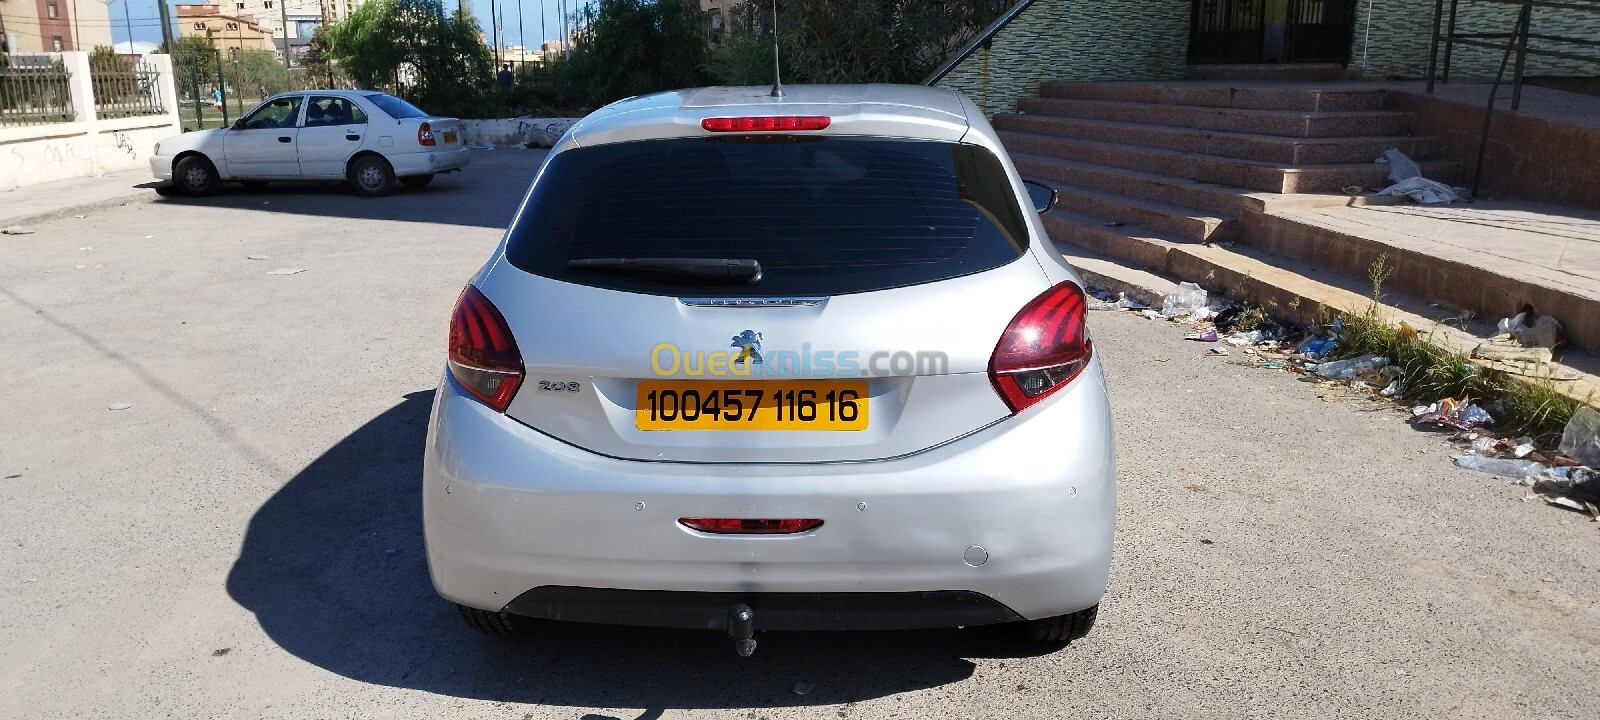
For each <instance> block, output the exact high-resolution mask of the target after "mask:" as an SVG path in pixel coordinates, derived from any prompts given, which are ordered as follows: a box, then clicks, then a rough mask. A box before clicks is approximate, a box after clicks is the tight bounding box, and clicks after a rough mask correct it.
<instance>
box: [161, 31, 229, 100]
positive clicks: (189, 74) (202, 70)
mask: <svg viewBox="0 0 1600 720" xmlns="http://www.w3.org/2000/svg"><path fill="white" fill-rule="evenodd" d="M162 49H163V50H164V51H166V52H167V53H168V54H170V55H171V56H172V72H173V75H174V78H173V80H174V82H175V83H176V84H177V86H178V92H179V93H180V94H192V95H194V96H195V98H199V97H202V96H203V94H204V92H203V91H201V90H200V88H201V87H209V86H211V85H214V84H216V82H217V53H216V51H215V50H213V49H212V47H211V43H210V42H208V41H207V40H206V39H205V38H203V37H197V36H193V35H191V36H189V37H182V38H178V39H177V41H176V42H174V43H173V44H172V47H171V48H170V49H168V48H162Z"/></svg>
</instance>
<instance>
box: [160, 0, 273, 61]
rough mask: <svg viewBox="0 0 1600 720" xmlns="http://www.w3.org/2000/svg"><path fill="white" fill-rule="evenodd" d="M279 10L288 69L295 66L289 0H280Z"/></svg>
mask: <svg viewBox="0 0 1600 720" xmlns="http://www.w3.org/2000/svg"><path fill="white" fill-rule="evenodd" d="M156 2H162V0H156ZM278 10H279V11H280V12H281V13H282V15H281V17H282V18H283V69H285V70H288V69H289V68H291V67H294V63H293V62H292V61H290V60H289V0H279V2H278Z"/></svg>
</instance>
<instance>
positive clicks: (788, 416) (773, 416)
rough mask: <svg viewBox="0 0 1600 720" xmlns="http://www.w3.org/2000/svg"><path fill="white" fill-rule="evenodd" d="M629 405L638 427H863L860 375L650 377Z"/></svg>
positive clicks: (863, 390)
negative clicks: (722, 378) (814, 377)
mask: <svg viewBox="0 0 1600 720" xmlns="http://www.w3.org/2000/svg"><path fill="white" fill-rule="evenodd" d="M635 397H636V404H635V405H634V406H633V407H634V411H633V418H634V426H635V427H637V428H639V429H640V430H865V429H867V383H866V382H865V381H862V380H820V381H806V380H775V381H770V382H768V381H762V382H714V381H694V380H680V381H672V380H665V381H661V380H649V381H645V382H641V383H639V386H638V388H637V392H636V396H635Z"/></svg>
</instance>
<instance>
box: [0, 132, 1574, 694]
mask: <svg viewBox="0 0 1600 720" xmlns="http://www.w3.org/2000/svg"><path fill="white" fill-rule="evenodd" d="M538 157H539V154H538V153H537V152H533V151H500V152H493V153H485V154H483V156H481V157H480V158H479V159H478V161H477V163H476V164H475V165H474V166H473V167H472V169H471V170H470V171H469V172H468V173H464V174H461V175H456V176H449V177H444V178H440V179H439V180H438V181H437V182H436V183H435V185H434V186H431V187H429V188H427V189H425V190H421V191H414V192H404V193H400V194H397V195H395V196H393V197H389V198H383V199H377V200H362V199H358V198H356V197H354V196H352V195H351V194H349V193H348V192H347V191H345V190H342V189H339V188H332V187H328V188H324V187H286V188H278V187H271V188H268V189H266V190H262V191H254V192H245V191H234V192H230V193H227V194H225V195H223V196H221V197H217V198H213V199H210V200H207V201H203V202H202V201H184V200H173V201H167V200H162V201H158V202H150V203H142V204H134V205H128V206H125V207H120V208H112V209H107V210H99V211H93V212H90V213H88V214H87V217H85V218H81V219H79V218H71V217H68V218H65V219H61V220H57V221H52V222H48V223H44V224H41V225H38V226H36V227H35V230H36V231H37V232H36V233H35V234H32V235H25V236H15V237H13V236H5V237H0V374H3V377H4V378H5V381H4V382H3V383H0V478H3V479H0V548H3V550H0V717H4V718H65V717H75V718H76V717H91V718H93V717H105V718H145V717H151V718H155V717H162V718H165V717H174V718H279V717H281V718H344V717H350V718H505V719H511V720H515V719H518V718H526V719H534V718H571V719H574V720H576V719H578V718H586V719H588V720H600V719H601V718H617V719H621V720H626V719H631V718H647V719H648V718H661V717H697V718H698V717H708V718H750V719H758V718H774V719H775V718H817V717H839V718H889V717H900V718H930V717H992V718H1009V717H1040V718H1044V717H1052V718H1056V717H1105V718H1167V717H1170V718H1237V717H1272V718H1328V717H1352V718H1390V717H1393V718H1415V717H1451V718H1594V717H1596V716H1597V715H1600V697H1597V696H1596V694H1595V693H1594V689H1593V683H1594V677H1595V675H1594V673H1595V669H1596V668H1600V607H1597V605H1596V600H1595V598H1596V597H1600V573H1597V572H1596V571H1597V565H1600V559H1597V558H1600V555H1597V554H1596V552H1595V550H1596V547H1597V545H1600V528H1597V527H1596V526H1595V525H1593V524H1590V523H1588V522H1587V521H1586V519H1585V518H1583V517H1582V516H1579V515H1577V514H1574V513H1568V512H1565V511H1562V510H1558V509H1555V508H1551V507H1548V506H1545V505H1544V504H1543V503H1540V502H1521V501H1520V498H1521V497H1522V495H1523V491H1522V490H1521V489H1520V488H1516V487H1513V486H1511V485H1508V484H1506V483H1504V482H1502V481H1499V480H1496V479H1494V478H1491V477H1489V476H1484V475H1477V474H1473V473H1468V472H1464V471H1459V470H1456V469H1454V468H1452V467H1450V465H1449V459H1448V447H1447V445H1446V444H1445V443H1444V442H1443V440H1442V439H1440V438H1439V437H1438V436H1435V435H1430V434H1425V433H1419V432H1415V431H1413V430H1411V429H1409V428H1408V427H1407V426H1406V425H1405V424H1404V422H1403V419H1402V418H1401V417H1400V416H1399V415H1398V414H1397V413H1396V412H1395V411H1394V410H1393V409H1389V408H1387V407H1386V406H1384V405H1380V404H1376V403H1371V402H1365V401H1356V400H1347V399H1343V397H1342V395H1341V394H1339V393H1333V394H1328V399H1319V398H1318V394H1319V393H1321V392H1323V391H1321V390H1319V389H1318V388H1316V387H1315V386H1312V385H1310V384H1307V383H1304V382H1302V381H1300V380H1299V379H1297V378H1296V377H1294V376H1292V375H1289V374H1285V373H1281V372H1273V371H1265V370H1256V369H1249V368H1244V367H1240V366H1237V365H1232V364H1230V363H1229V360H1237V359H1238V358H1237V357H1235V358H1230V359H1222V358H1213V357H1205V356H1203V354H1202V353H1203V349H1204V346H1202V345H1200V344H1197V343H1191V342H1185V341H1183V340H1181V339H1180V338H1181V334H1182V333H1181V329H1180V328H1178V327H1175V326H1172V325H1168V324H1164V323H1156V322H1150V321H1146V320H1141V319H1138V318H1137V317H1133V316H1129V315H1115V314H1107V313H1096V314H1095V315H1094V317H1093V318H1092V323H1093V332H1094V333H1095V340H1096V347H1097V348H1098V350H1099V352H1101V353H1102V357H1103V358H1104V359H1105V361H1106V366H1107V369H1108V372H1109V375H1110V380H1111V383H1112V390H1113V400H1114V403H1115V410H1116V418H1117V423H1118V428H1117V438H1118V451H1119V457H1120V459H1121V470H1122V474H1121V494H1120V498H1119V506H1120V513H1121V514H1120V517H1119V528H1118V534H1117V555H1116V561H1115V565H1114V567H1113V572H1112V575H1113V577H1112V587H1111V590H1110V594H1109V595H1108V596H1107V598H1106V601H1105V604H1104V606H1103V609H1102V612H1101V615H1100V624H1099V626H1098V627H1097V628H1096V630H1095V632H1094V633H1093V634H1092V635H1091V636H1089V637H1088V638H1087V639H1085V640H1083V641H1080V642H1079V643H1076V644H1074V645H1073V646H1071V647H1070V648H1067V649H1065V650H1063V651H1060V652H1057V653H1053V654H1044V655H1040V654H1036V653H1035V652H1034V651H1032V650H1031V649H1030V648H1028V647H1026V646H1021V645H1018V644H1015V643H1013V642H1011V641H1009V640H1008V639H1007V637H1006V636H1005V635H1004V634H1003V633H999V632H996V631H995V630H993V629H983V628H977V629H968V630H959V631H957V630H952V631H941V632H905V633H867V634H788V635H784V634H778V635H771V636H768V637H766V638H764V639H763V640H762V643H761V648H760V650H759V652H758V653H757V655H756V657H754V658H752V659H749V660H741V659H739V658H737V657H735V656H734V654H733V652H732V650H731V647H730V643H729V642H728V641H727V640H726V638H723V637H719V636H718V635H716V634H713V633H697V632H675V631H659V630H635V629H625V628H612V627H590V626H564V627H553V628H551V629H549V630H548V631H546V632H545V633H544V634H543V635H540V636H538V637H535V638H531V639H526V640H517V641H511V642H507V641H501V640H496V639H491V638H488V637H485V636H481V635H478V634H475V633H472V632H470V631H468V630H467V628H466V627H465V626H464V625H463V624H462V623H461V622H460V620H459V619H458V618H457V617H456V616H455V615H454V611H453V609H452V608H451V607H450V606H449V605H447V604H446V603H444V602H443V601H441V600H439V599H438V598H437V597H436V596H435V595H434V594H433V592H432V589H431V588H430V586H429V584H428V578H427V574H426V568H425V564H424V560H423V556H422V538H421V530H420V520H419V517H418V512H419V508H418V505H419V499H418V486H419V482H420V478H419V473H420V467H419V466H420V457H421V451H422V437H423V433H424V431H425V427H426V411H427V407H428V404H429V401H430V398H431V393H432V389H433V387H434V385H435V384H436V382H437V381H438V379H439V375H440V372H441V367H442V362H443V343H444V337H445V323H446V319H447V316H448V313H449V310H450V307H451V304H452V302H453V301H454V299H455V297H456V294H457V293H458V292H459V291H460V289H461V286H462V284H463V283H464V282H465V280H466V279H467V277H468V276H469V275H470V274H471V273H472V272H473V271H474V270H475V269H476V268H477V267H478V265H479V264H480V263H481V262H482V260H483V259H484V257H485V256H486V254H487V253H488V252H489V250H490V249H491V248H492V247H493V246H494V244H495V243H496V242H497V240H498V237H499V233H500V230H501V228H502V227H503V225H504V224H505V222H506V221H507V220H508V219H509V217H510V214H511V212H512V211H513V209H514V206H515V203H516V200H517V199H518V198H519V197H520V195H521V194H522V192H523V190H524V189H525V186H526V183H527V181H528V179H529V177H530V176H531V174H532V171H533V169H534V164H535V163H536V162H537V159H538ZM252 255H254V256H262V257H265V258H266V259H264V260H252V259H248V257H249V256H252ZM296 269H298V270H303V272H299V273H296V274H276V275H275V274H269V273H270V271H274V270H296ZM1323 394H1327V393H1323ZM124 406H126V407H124ZM113 408H123V409H113ZM1040 452H1041V453H1043V454H1045V455H1048V453H1049V448H1040ZM797 690H804V691H806V692H805V693H804V694H801V693H799V692H797Z"/></svg>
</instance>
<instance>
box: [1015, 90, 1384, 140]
mask: <svg viewBox="0 0 1600 720" xmlns="http://www.w3.org/2000/svg"><path fill="white" fill-rule="evenodd" d="M1017 108H1018V109H1019V110H1021V111H1022V112H1024V113H1031V114H1039V115H1058V116H1062V117H1076V118H1083V119H1088V120H1111V121H1117V122H1133V123H1141V124H1145V125H1166V126H1169V127H1182V128H1193V129H1198V130H1221V131H1224V132H1240V133H1255V134H1260V135H1278V136H1282V137H1297V138H1313V137H1315V138H1325V137H1359V136H1363V135H1398V134H1402V133H1405V132H1406V131H1407V130H1408V129H1409V127H1410V122H1411V120H1410V118H1409V117H1408V116H1407V115H1406V114H1405V113H1400V112H1388V111H1377V110H1362V111H1352V112H1315V113H1308V112H1295V111H1286V110H1240V109H1237V108H1212V107H1194V106H1189V105H1151V104H1146V103H1136V102H1112V101H1108V100H1063V99H1060V98H1022V99H1020V100H1018V101H1017Z"/></svg>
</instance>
